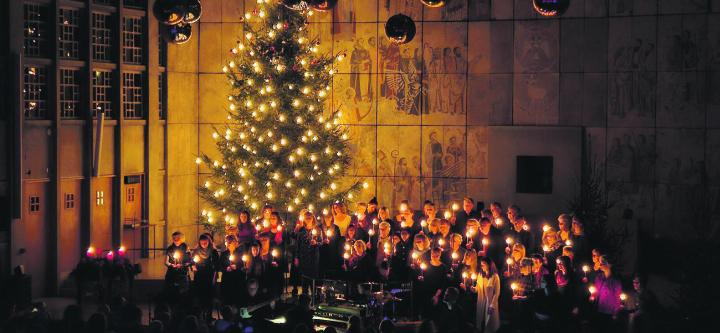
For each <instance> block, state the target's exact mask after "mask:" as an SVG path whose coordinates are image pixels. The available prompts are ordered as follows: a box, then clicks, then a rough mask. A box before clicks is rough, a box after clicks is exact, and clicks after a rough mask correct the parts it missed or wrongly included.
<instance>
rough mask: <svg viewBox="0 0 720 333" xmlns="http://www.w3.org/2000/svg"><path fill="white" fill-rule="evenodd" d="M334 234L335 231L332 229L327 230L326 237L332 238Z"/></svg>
mask: <svg viewBox="0 0 720 333" xmlns="http://www.w3.org/2000/svg"><path fill="white" fill-rule="evenodd" d="M332 235H333V232H332V230H331V229H328V230H325V237H326V238H327V239H330V237H332Z"/></svg>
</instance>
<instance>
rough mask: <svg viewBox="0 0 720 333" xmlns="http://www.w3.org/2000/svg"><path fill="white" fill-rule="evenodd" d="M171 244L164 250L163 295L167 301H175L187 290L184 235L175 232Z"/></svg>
mask: <svg viewBox="0 0 720 333" xmlns="http://www.w3.org/2000/svg"><path fill="white" fill-rule="evenodd" d="M172 241H173V243H172V244H170V246H168V248H167V249H166V250H165V267H167V271H166V272H165V295H166V296H167V297H168V300H169V301H177V300H179V297H180V296H181V295H183V294H185V293H186V292H187V291H188V288H189V276H188V267H189V266H190V258H189V255H188V246H187V244H185V235H184V234H183V233H182V232H179V231H175V232H173V234H172Z"/></svg>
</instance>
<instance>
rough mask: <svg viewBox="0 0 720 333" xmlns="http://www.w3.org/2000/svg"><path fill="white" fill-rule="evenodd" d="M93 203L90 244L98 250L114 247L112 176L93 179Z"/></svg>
mask: <svg viewBox="0 0 720 333" xmlns="http://www.w3.org/2000/svg"><path fill="white" fill-rule="evenodd" d="M92 188H93V191H92V193H90V195H91V205H93V210H92V213H93V216H92V220H91V221H90V245H92V246H94V247H95V248H96V249H98V251H100V250H103V251H107V250H111V249H112V204H113V200H112V193H113V192H112V188H113V178H112V177H98V178H95V179H94V180H93V186H92Z"/></svg>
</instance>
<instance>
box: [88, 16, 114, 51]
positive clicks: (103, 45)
mask: <svg viewBox="0 0 720 333" xmlns="http://www.w3.org/2000/svg"><path fill="white" fill-rule="evenodd" d="M112 37H113V34H112V16H111V15H110V14H101V13H93V14H92V51H93V53H92V54H93V60H95V61H113V53H112V48H113V40H112Z"/></svg>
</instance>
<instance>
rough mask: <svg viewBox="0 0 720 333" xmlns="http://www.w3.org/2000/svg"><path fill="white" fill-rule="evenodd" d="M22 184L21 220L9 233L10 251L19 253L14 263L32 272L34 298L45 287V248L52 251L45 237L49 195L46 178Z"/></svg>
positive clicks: (46, 250)
mask: <svg viewBox="0 0 720 333" xmlns="http://www.w3.org/2000/svg"><path fill="white" fill-rule="evenodd" d="M24 188H25V193H24V198H23V200H24V202H23V213H22V215H23V216H22V220H21V221H20V222H19V223H18V224H16V225H15V226H14V228H16V230H14V231H13V233H12V234H13V250H14V251H13V253H14V254H16V255H17V256H18V257H17V258H16V260H15V262H14V263H13V264H14V265H23V266H25V272H26V273H27V274H30V275H31V276H32V297H33V298H36V297H40V296H43V295H44V294H45V291H46V290H47V273H48V272H47V269H46V267H47V266H48V260H47V258H48V251H53V249H51V248H50V247H49V246H48V237H47V232H48V228H47V226H48V218H49V210H50V209H51V208H52V205H49V203H50V200H52V199H51V197H50V196H49V194H50V191H49V188H50V186H49V183H47V182H26V183H25V184H24ZM53 253H54V252H53Z"/></svg>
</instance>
